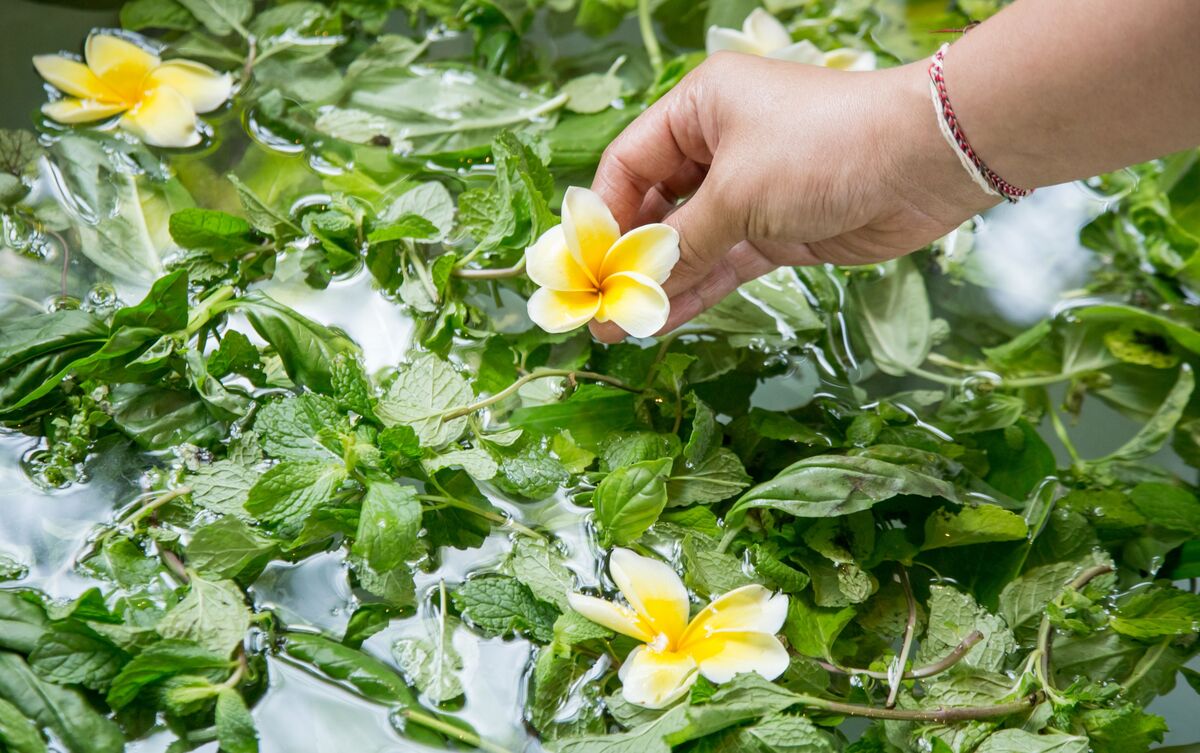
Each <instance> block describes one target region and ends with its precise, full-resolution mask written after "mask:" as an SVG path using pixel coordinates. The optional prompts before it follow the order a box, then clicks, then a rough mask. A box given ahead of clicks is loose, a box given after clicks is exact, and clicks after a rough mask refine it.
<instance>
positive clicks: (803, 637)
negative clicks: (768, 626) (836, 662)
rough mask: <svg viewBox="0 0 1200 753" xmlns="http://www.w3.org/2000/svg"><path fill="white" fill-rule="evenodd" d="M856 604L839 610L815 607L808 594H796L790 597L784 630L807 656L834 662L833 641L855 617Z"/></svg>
mask: <svg viewBox="0 0 1200 753" xmlns="http://www.w3.org/2000/svg"><path fill="white" fill-rule="evenodd" d="M854 614H855V611H854V607H851V606H845V607H841V608H839V609H830V608H826V607H818V606H814V605H813V603H812V601H811V600H810V599H809V598H808V596H806V595H804V594H800V595H793V596H791V597H790V598H789V599H788V616H787V621H786V622H785V623H784V624H783V633H784V635H786V636H787V639H788V643H790V644H791V645H792V646H793V647H794V648H795V649H796V650H797V651H799V652H800V653H801V654H803V655H805V656H811V657H814V658H815V657H823V658H825V659H829V660H831V661H832V659H833V656H832V648H833V642H834V641H835V640H837V637H838V636H839V635H840V634H841V632H842V630H844V629H845V627H846V625H848V624H850V621H851V620H853V619H854Z"/></svg>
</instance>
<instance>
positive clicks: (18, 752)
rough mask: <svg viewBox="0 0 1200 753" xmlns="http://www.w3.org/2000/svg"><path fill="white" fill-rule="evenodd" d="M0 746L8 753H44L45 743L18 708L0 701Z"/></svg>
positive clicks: (34, 726)
mask: <svg viewBox="0 0 1200 753" xmlns="http://www.w3.org/2000/svg"><path fill="white" fill-rule="evenodd" d="M0 745H4V746H6V747H5V750H8V751H10V753H46V751H47V748H46V743H45V741H44V740H42V733H41V732H40V731H39V730H38V728H37V725H35V724H34V723H33V722H31V721H29V720H28V719H26V718H25V715H24V714H23V713H22V712H21V710H20V709H19V708H17V707H16V706H14V705H12V704H11V703H9V702H8V701H5V700H3V699H0Z"/></svg>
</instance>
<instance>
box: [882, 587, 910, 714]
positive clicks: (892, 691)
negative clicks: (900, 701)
mask: <svg viewBox="0 0 1200 753" xmlns="http://www.w3.org/2000/svg"><path fill="white" fill-rule="evenodd" d="M896 576H897V577H898V578H899V579H900V587H901V588H903V589H904V599H905V601H907V602H908V622H907V623H906V624H905V626H904V643H903V644H902V645H901V647H900V655H899V656H897V657H896V663H895V664H894V665H893V666H892V670H893V671H894V674H895V677H893V676H892V675H893V671H889V672H888V683H889V684H890V685H891V687H890V688H889V690H888V697H887V703H885V704H884V705H885V706H887V707H888V708H889V709H890V708H893V707H894V706H895V705H896V697H897V695H899V693H900V685H901V683H902V681H903V680H904V670H905V667H907V666H908V654H909V652H910V651H912V642H913V633H914V632H915V631H916V629H917V599H916V597H915V596H913V591H912V583H910V582H909V580H908V571H907V570H905V569H904V566H903V565H901V566H900V568H899V570H897V571H896Z"/></svg>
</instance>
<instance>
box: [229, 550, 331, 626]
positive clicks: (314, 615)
mask: <svg viewBox="0 0 1200 753" xmlns="http://www.w3.org/2000/svg"><path fill="white" fill-rule="evenodd" d="M250 594H251V596H252V598H253V599H254V605H255V606H256V607H257V608H259V609H270V610H273V611H274V612H275V613H276V614H278V615H279V617H280V619H282V620H283V621H284V622H285V623H287V624H289V625H309V626H312V627H315V628H319V629H320V630H322V631H324V632H326V633H328V634H329V635H332V636H335V637H339V638H340V637H341V636H342V634H343V633H345V632H346V623H347V622H348V621H349V620H350V614H351V613H352V612H353V611H354V597H353V595H352V594H351V592H350V581H349V579H348V577H347V570H346V562H345V558H344V557H343V556H342V553H341V552H340V551H335V552H325V553H324V554H317V555H314V556H312V557H307V558H305V559H304V560H302V561H300V562H297V563H296V564H290V563H286V562H272V563H271V564H270V565H268V566H267V569H266V570H264V571H263V573H262V575H260V576H258V580H256V581H255V582H254V585H253V586H252V587H251V588H250Z"/></svg>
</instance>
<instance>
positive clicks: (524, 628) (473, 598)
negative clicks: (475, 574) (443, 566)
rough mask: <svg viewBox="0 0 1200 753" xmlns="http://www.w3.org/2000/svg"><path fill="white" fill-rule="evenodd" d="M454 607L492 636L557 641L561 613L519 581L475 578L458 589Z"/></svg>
mask: <svg viewBox="0 0 1200 753" xmlns="http://www.w3.org/2000/svg"><path fill="white" fill-rule="evenodd" d="M454 605H455V606H456V607H458V610H459V611H460V612H462V615H463V617H464V618H466V619H467V621H468V622H470V623H471V624H472V625H474V626H475V627H477V628H479V629H481V630H483V631H484V632H486V633H488V634H491V635H507V634H509V633H512V632H514V631H518V632H523V633H528V634H529V635H530V636H531V637H533V638H535V639H537V640H539V641H541V642H543V643H545V642H549V641H550V640H551V639H553V638H554V621H555V620H556V619H557V618H558V610H557V609H555V608H554V606H553V605H551V604H547V603H546V602H544V601H541V600H540V599H538V598H537V597H535V596H534V595H533V592H532V591H530V590H529V587H528V586H526V585H525V584H524V583H521V582H520V581H518V580H517V579H516V578H510V577H507V576H501V575H492V576H484V577H480V578H472V579H471V580H468V581H467V582H466V583H464V584H462V585H461V586H459V587H458V588H457V589H455V591H454Z"/></svg>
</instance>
